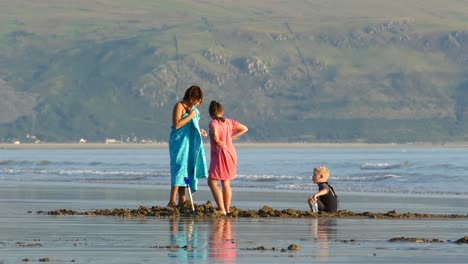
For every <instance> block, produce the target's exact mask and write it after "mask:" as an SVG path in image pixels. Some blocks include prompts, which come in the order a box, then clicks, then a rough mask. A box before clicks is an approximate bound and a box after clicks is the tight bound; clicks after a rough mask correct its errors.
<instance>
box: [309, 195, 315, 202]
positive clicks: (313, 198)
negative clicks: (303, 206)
mask: <svg viewBox="0 0 468 264" xmlns="http://www.w3.org/2000/svg"><path fill="white" fill-rule="evenodd" d="M309 201H310V202H311V203H315V202H316V201H317V198H315V194H314V195H311V196H309Z"/></svg>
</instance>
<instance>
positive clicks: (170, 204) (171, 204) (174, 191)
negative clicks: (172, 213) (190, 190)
mask: <svg viewBox="0 0 468 264" xmlns="http://www.w3.org/2000/svg"><path fill="white" fill-rule="evenodd" d="M178 191H179V186H172V187H171V196H170V198H169V202H168V203H167V207H175V206H176V198H177V193H178Z"/></svg>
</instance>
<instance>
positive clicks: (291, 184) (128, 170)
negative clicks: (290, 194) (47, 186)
mask: <svg viewBox="0 0 468 264" xmlns="http://www.w3.org/2000/svg"><path fill="white" fill-rule="evenodd" d="M206 152H207V153H209V151H206ZM238 157H239V160H238V170H237V172H238V176H237V179H236V180H235V181H233V182H232V185H233V187H234V188H251V189H264V190H270V191H275V190H279V191H281V190H315V189H316V188H317V186H316V185H315V184H313V183H312V182H311V180H310V176H311V173H312V169H313V167H314V166H317V165H325V166H327V167H329V169H330V171H331V178H330V180H329V182H330V183H331V184H332V185H333V186H334V187H335V190H336V191H337V192H338V193H340V192H373V193H382V192H385V193H404V194H432V195H438V194H450V195H468V188H467V186H468V162H467V157H468V148H455V147H434V148H429V147H425V148H415V147H410V146H409V147H408V148H404V147H395V148H378V147H377V148H357V147H348V148H347V147H343V148H298V147H296V148H294V147H278V148H242V147H240V148H238ZM207 159H208V160H209V157H207ZM11 181H21V182H25V181H44V182H84V183H106V184H127V185H131V184H140V185H157V186H167V185H169V183H170V176H169V154H168V150H167V149H71V150H70V149H48V150H41V149H23V150H11V149H0V182H11ZM200 185H201V186H206V183H205V182H204V181H202V182H201V183H200Z"/></svg>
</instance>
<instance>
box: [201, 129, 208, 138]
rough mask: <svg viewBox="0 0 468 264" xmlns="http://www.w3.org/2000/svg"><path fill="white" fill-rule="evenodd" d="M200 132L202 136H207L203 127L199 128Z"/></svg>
mask: <svg viewBox="0 0 468 264" xmlns="http://www.w3.org/2000/svg"><path fill="white" fill-rule="evenodd" d="M200 132H201V136H202V137H204V138H206V137H207V136H208V134H207V133H206V131H205V130H204V129H200Z"/></svg>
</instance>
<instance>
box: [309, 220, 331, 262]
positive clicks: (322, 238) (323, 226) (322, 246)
mask: <svg viewBox="0 0 468 264" xmlns="http://www.w3.org/2000/svg"><path fill="white" fill-rule="evenodd" d="M309 230H310V233H311V235H312V236H313V237H314V239H315V241H316V242H317V244H318V247H317V253H318V254H317V255H318V257H319V258H320V259H322V260H326V259H328V256H329V252H328V248H329V245H328V241H329V238H330V236H333V235H334V234H335V233H336V219H332V218H316V219H312V220H311V222H310V225H309Z"/></svg>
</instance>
